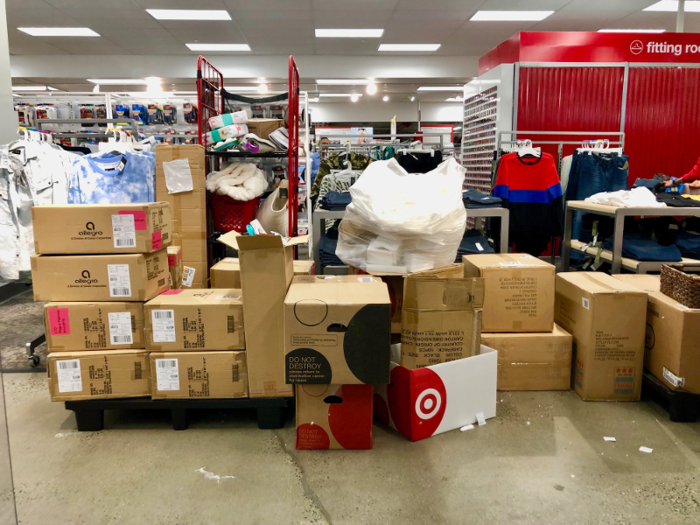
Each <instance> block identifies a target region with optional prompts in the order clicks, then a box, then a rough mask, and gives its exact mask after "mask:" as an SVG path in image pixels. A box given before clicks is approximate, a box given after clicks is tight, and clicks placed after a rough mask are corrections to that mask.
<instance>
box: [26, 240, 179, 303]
mask: <svg viewBox="0 0 700 525" xmlns="http://www.w3.org/2000/svg"><path fill="white" fill-rule="evenodd" d="M31 262H32V285H33V288H34V300H35V301H109V302H113V301H114V302H123V301H141V302H143V301H148V300H149V299H150V298H151V297H155V296H156V295H158V294H159V293H161V292H164V291H166V290H167V289H168V288H169V285H168V256H167V254H166V251H165V250H161V251H159V252H155V253H147V254H129V255H126V254H123V255H122V254H119V255H117V254H113V255H33V256H32V258H31Z"/></svg>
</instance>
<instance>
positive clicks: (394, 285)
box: [348, 266, 461, 334]
mask: <svg viewBox="0 0 700 525" xmlns="http://www.w3.org/2000/svg"><path fill="white" fill-rule="evenodd" d="M348 274H349V275H371V276H373V277H379V278H380V279H381V280H382V281H384V282H385V283H386V285H387V287H388V288H389V299H390V300H391V333H392V334H400V333H401V312H402V311H403V287H404V279H405V278H406V276H407V275H409V274H407V273H384V272H365V271H364V270H360V269H358V268H355V267H353V266H350V267H349V268H348ZM460 277H461V275H460Z"/></svg>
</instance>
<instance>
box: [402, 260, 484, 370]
mask: <svg viewBox="0 0 700 525" xmlns="http://www.w3.org/2000/svg"><path fill="white" fill-rule="evenodd" d="M462 274H463V268H462V265H460V264H453V265H450V266H445V267H443V268H437V269H435V270H428V271H425V272H419V273H414V274H411V275H409V276H408V277H406V279H405V285H404V301H403V314H402V315H403V322H402V326H403V331H402V333H401V365H402V366H405V367H406V368H408V369H411V370H413V369H415V368H421V367H424V366H430V365H436V364H439V363H446V362H448V361H454V360H456V359H464V358H465V357H471V356H472V355H475V354H478V353H479V348H480V346H481V308H482V306H483V303H484V279H482V278H480V277H470V278H465V277H463V276H462Z"/></svg>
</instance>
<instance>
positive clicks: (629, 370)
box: [555, 272, 647, 401]
mask: <svg viewBox="0 0 700 525" xmlns="http://www.w3.org/2000/svg"><path fill="white" fill-rule="evenodd" d="M646 310H647V294H646V292H644V291H642V290H641V289H639V288H636V287H634V286H632V285H630V284H627V283H624V282H622V281H619V280H617V279H615V278H614V277H611V276H609V275H607V274H599V273H591V272H572V273H560V274H558V275H557V293H556V305H555V313H556V321H557V324H558V325H560V326H561V327H562V328H563V329H564V330H566V331H567V332H569V333H570V334H571V335H572V336H573V338H574V355H573V359H574V363H575V365H574V390H576V392H577V393H578V394H579V395H580V396H581V398H582V399H584V400H586V401H638V400H639V396H640V393H641V391H642V367H643V365H644V333H645V325H646Z"/></svg>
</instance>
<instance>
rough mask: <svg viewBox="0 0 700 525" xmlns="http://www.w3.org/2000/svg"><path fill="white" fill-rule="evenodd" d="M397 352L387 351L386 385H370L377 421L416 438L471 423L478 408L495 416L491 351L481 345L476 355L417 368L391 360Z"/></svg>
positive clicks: (494, 362) (493, 356) (486, 416)
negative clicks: (388, 382)
mask: <svg viewBox="0 0 700 525" xmlns="http://www.w3.org/2000/svg"><path fill="white" fill-rule="evenodd" d="M396 346H398V345H396ZM392 349H393V347H392ZM400 351H401V350H400V349H397V350H396V351H395V352H393V353H392V359H393V361H394V362H392V363H391V383H390V384H388V385H376V386H375V387H374V391H375V396H374V401H375V404H374V413H375V414H376V416H377V418H378V419H379V420H380V421H382V422H384V423H386V424H388V425H390V426H391V427H393V428H395V429H396V430H398V431H399V432H400V433H401V434H403V435H404V436H406V437H407V438H408V439H410V440H411V441H418V440H419V439H425V438H427V437H430V436H434V435H436V434H441V433H443V432H447V431H448V430H454V429H456V428H460V427H462V426H464V425H469V424H473V423H476V422H477V414H479V412H481V413H482V414H483V416H484V419H489V418H492V417H495V416H496V368H497V365H498V361H497V352H496V351H495V350H493V349H492V348H487V347H486V346H483V345H482V346H481V348H480V353H479V354H478V355H475V356H472V357H467V358H466V359H458V360H457V361H450V362H449V363H442V364H439V365H434V366H427V367H424V368H419V369H417V370H409V369H408V368H405V367H403V366H401V365H399V364H397V363H396V362H395V361H396V360H397V356H396V355H395V354H398V353H400Z"/></svg>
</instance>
